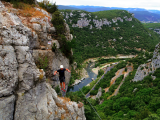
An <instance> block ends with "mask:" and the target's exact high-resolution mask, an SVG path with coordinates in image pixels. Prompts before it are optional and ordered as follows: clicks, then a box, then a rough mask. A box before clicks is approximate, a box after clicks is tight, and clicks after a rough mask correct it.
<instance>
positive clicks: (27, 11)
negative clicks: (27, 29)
mask: <svg viewBox="0 0 160 120" xmlns="http://www.w3.org/2000/svg"><path fill="white" fill-rule="evenodd" d="M21 4H23V5H24V8H22V9H20V10H19V11H18V12H19V15H21V16H23V17H39V18H43V17H48V16H47V15H45V14H43V13H42V12H40V11H38V10H36V9H35V8H34V6H32V5H28V4H25V3H21Z"/></svg>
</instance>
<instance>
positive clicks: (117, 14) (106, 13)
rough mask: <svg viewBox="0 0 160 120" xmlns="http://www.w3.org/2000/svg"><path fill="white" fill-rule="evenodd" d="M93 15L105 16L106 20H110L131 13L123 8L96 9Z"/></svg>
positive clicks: (100, 17)
mask: <svg viewBox="0 0 160 120" xmlns="http://www.w3.org/2000/svg"><path fill="white" fill-rule="evenodd" d="M93 15H95V16H97V19H102V18H107V19H108V20H112V19H114V18H116V17H122V16H127V17H131V14H130V13H128V12H127V11H125V10H107V11H98V12H93Z"/></svg>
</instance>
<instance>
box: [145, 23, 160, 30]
mask: <svg viewBox="0 0 160 120" xmlns="http://www.w3.org/2000/svg"><path fill="white" fill-rule="evenodd" d="M143 25H144V27H146V28H153V29H157V28H160V23H143Z"/></svg>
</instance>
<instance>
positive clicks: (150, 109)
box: [68, 44, 160, 120]
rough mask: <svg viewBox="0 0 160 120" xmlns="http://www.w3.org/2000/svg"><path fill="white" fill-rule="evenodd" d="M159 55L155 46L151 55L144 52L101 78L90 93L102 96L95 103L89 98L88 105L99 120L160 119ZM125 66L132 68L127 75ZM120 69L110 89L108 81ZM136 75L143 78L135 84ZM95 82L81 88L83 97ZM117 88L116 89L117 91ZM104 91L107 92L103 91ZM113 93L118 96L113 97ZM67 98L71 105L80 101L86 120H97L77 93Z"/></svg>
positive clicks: (158, 49) (110, 80)
mask: <svg viewBox="0 0 160 120" xmlns="http://www.w3.org/2000/svg"><path fill="white" fill-rule="evenodd" d="M159 53H160V44H159V45H157V46H156V49H155V51H154V53H153V54H152V53H148V52H146V53H143V54H139V55H138V56H137V57H135V58H132V59H130V60H127V61H125V62H124V61H121V62H120V63H119V64H118V65H115V66H114V68H112V69H111V71H110V72H108V73H107V74H105V76H104V78H103V79H102V80H101V81H100V82H99V83H98V84H97V85H96V87H95V89H94V90H92V91H91V93H90V94H91V95H96V94H97V92H98V89H99V88H100V87H101V88H102V96H101V97H100V98H96V99H93V98H89V101H90V103H91V104H92V105H93V107H94V108H95V109H96V111H97V113H98V115H99V116H100V117H101V119H102V120H159V119H160V95H159V92H160V64H159V63H160V59H159V57H160V54H159ZM144 63H145V64H144ZM147 65H148V66H147ZM129 66H131V67H132V68H133V69H132V70H131V71H130V72H128V71H129ZM138 66H139V67H138ZM142 66H143V67H142ZM137 68H138V69H137ZM121 69H123V70H124V72H123V74H122V75H121V76H119V77H118V78H117V79H116V80H115V83H114V84H112V85H110V83H111V82H112V78H113V77H114V76H115V75H116V74H115V73H116V72H117V71H119V70H121ZM146 71H147V72H149V73H145V76H143V72H146ZM127 72H128V73H127ZM137 73H140V74H141V77H142V76H143V79H142V80H138V81H135V78H136V77H135V76H137ZM95 81H97V80H95ZM95 81H93V82H92V83H91V84H90V86H86V87H83V88H82V91H83V93H84V94H87V93H88V91H90V90H91V88H92V86H93V85H94V84H95ZM120 85H121V86H120ZM109 86H110V87H109ZM118 86H120V88H119V89H118ZM108 87H109V89H108V90H106V88H108ZM117 89H118V92H117V93H116V94H114V93H115V91H116V90H117ZM68 97H70V98H71V99H72V100H75V101H82V102H83V103H84V104H85V114H86V118H87V120H99V118H98V115H97V114H96V112H94V110H93V109H92V107H91V106H90V104H89V103H88V101H87V100H86V98H85V97H84V95H83V94H82V92H81V91H77V92H74V93H69V94H68ZM91 97H92V96H91Z"/></svg>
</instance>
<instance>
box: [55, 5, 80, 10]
mask: <svg viewBox="0 0 160 120" xmlns="http://www.w3.org/2000/svg"><path fill="white" fill-rule="evenodd" d="M58 9H59V10H67V9H69V10H81V9H79V8H76V7H71V6H65V5H58Z"/></svg>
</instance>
